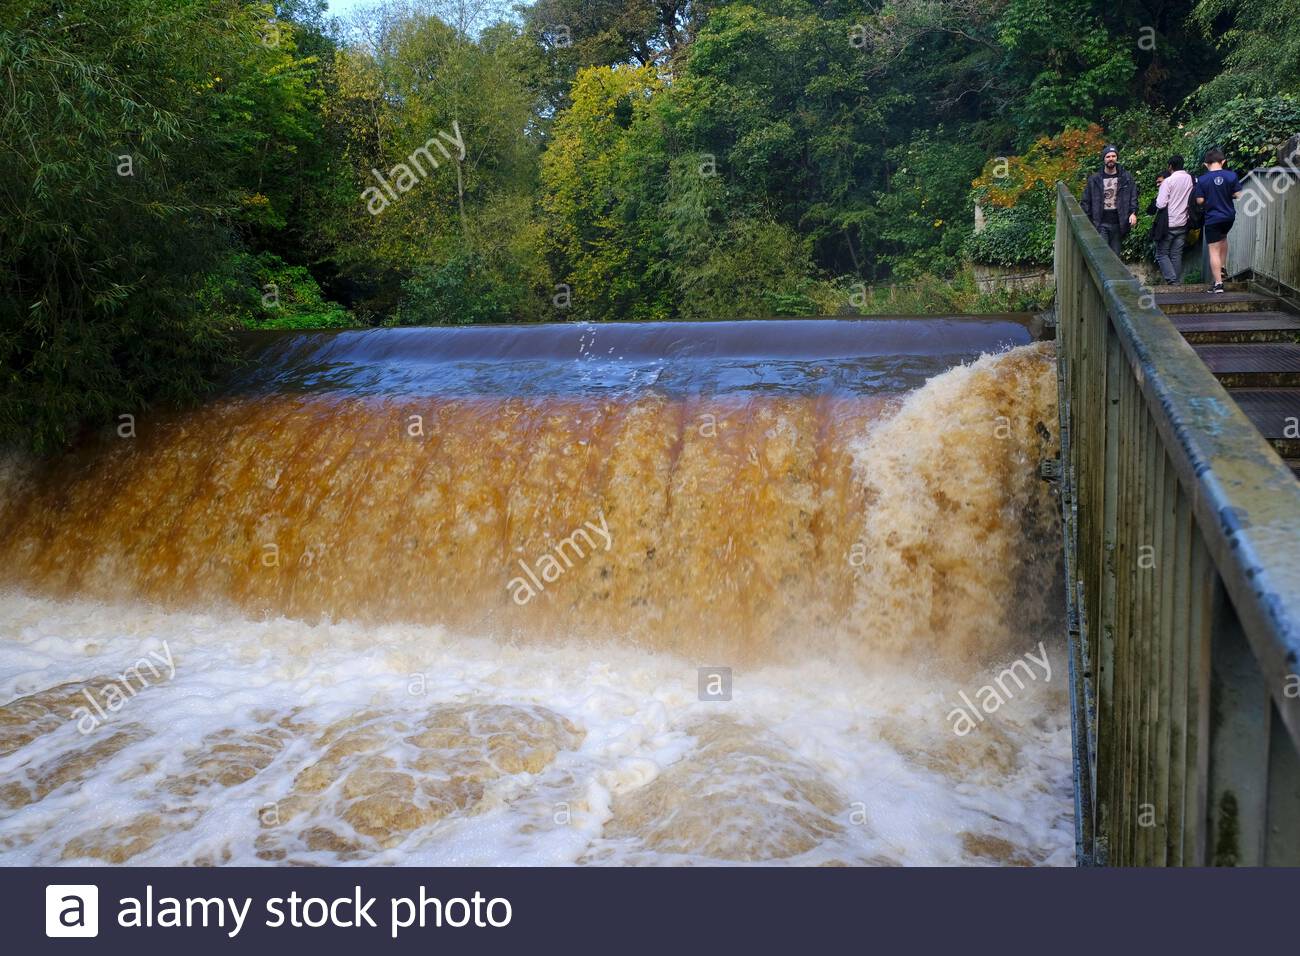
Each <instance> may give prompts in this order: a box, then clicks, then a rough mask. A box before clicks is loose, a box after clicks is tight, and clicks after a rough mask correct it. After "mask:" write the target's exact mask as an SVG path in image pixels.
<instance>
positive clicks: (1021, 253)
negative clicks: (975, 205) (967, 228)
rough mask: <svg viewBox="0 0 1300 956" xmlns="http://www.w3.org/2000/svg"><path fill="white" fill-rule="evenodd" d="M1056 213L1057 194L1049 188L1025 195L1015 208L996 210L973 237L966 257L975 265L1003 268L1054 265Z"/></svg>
mask: <svg viewBox="0 0 1300 956" xmlns="http://www.w3.org/2000/svg"><path fill="white" fill-rule="evenodd" d="M1055 210H1056V197H1055V194H1054V193H1053V192H1052V191H1051V190H1049V189H1048V188H1047V187H1045V186H1039V187H1036V188H1035V189H1033V190H1032V191H1031V192H1027V193H1025V194H1023V196H1022V197H1021V198H1020V200H1019V201H1018V202H1017V203H1016V205H1014V206H1011V207H1009V208H1005V209H999V208H994V209H993V210H991V211H990V212H989V213H988V215H987V218H986V219H985V224H984V228H983V229H982V230H980V231H979V232H975V233H972V234H971V236H970V239H969V240H968V241H967V243H966V255H967V256H968V257H969V258H970V259H971V260H973V261H975V262H987V263H989V264H991V265H1000V266H1016V265H1024V264H1031V263H1032V264H1035V265H1042V264H1044V263H1048V262H1051V261H1052V245H1053V243H1054V242H1055V239H1056V230H1055V225H1054V223H1055Z"/></svg>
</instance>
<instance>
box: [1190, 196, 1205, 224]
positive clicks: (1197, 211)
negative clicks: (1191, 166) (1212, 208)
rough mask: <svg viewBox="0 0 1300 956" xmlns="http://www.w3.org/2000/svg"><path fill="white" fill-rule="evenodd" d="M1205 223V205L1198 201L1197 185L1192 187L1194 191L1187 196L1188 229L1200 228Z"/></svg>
mask: <svg viewBox="0 0 1300 956" xmlns="http://www.w3.org/2000/svg"><path fill="white" fill-rule="evenodd" d="M1204 225H1205V206H1204V205H1203V204H1201V203H1198V202H1197V201H1196V187H1195V186H1193V187H1192V192H1191V194H1190V195H1188V197H1187V229H1188V231H1189V232H1190V231H1191V230H1193V229H1200V228H1201V227H1202V226H1204Z"/></svg>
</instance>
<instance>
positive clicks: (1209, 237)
mask: <svg viewBox="0 0 1300 956" xmlns="http://www.w3.org/2000/svg"><path fill="white" fill-rule="evenodd" d="M1234 222H1235V220H1232V219H1229V220H1228V221H1227V222H1207V223H1206V224H1205V241H1206V242H1222V241H1223V240H1224V239H1227V238H1228V233H1230V232H1232V225H1233V223H1234Z"/></svg>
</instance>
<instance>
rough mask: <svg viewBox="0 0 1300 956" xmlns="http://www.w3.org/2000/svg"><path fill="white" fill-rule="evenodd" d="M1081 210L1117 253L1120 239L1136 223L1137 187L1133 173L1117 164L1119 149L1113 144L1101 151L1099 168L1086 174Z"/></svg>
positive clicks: (1117, 253) (1122, 238)
mask: <svg viewBox="0 0 1300 956" xmlns="http://www.w3.org/2000/svg"><path fill="white" fill-rule="evenodd" d="M1083 211H1084V213H1085V214H1086V215H1087V217H1088V219H1089V220H1090V221H1091V222H1092V224H1093V226H1095V227H1096V229H1097V232H1099V233H1101V236H1102V238H1103V239H1105V240H1106V242H1107V244H1108V245H1109V246H1110V248H1111V249H1112V250H1113V251H1114V253H1115V255H1119V254H1120V253H1119V249H1120V243H1121V242H1123V240H1124V237H1125V236H1127V235H1128V231H1129V230H1130V229H1132V228H1133V227H1134V226H1136V225H1137V221H1138V219H1137V211H1138V191H1137V184H1136V183H1134V182H1133V176H1132V175H1131V174H1130V173H1129V171H1128V170H1127V169H1125V168H1124V167H1123V166H1121V165H1120V164H1119V150H1118V149H1117V148H1116V147H1114V146H1107V147H1106V148H1105V149H1103V150H1102V151H1101V169H1099V170H1097V172H1095V173H1093V174H1092V175H1091V176H1089V177H1088V185H1086V186H1085V187H1084V189H1083Z"/></svg>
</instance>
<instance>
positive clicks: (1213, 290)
mask: <svg viewBox="0 0 1300 956" xmlns="http://www.w3.org/2000/svg"><path fill="white" fill-rule="evenodd" d="M1210 295H1223V283H1222V282H1216V283H1214V285H1212V286H1210Z"/></svg>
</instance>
